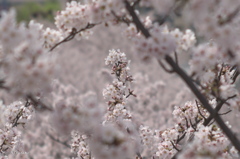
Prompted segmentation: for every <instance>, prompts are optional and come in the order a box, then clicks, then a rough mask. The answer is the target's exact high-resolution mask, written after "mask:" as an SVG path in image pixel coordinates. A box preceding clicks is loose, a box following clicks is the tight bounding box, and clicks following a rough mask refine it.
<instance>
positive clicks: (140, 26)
mask: <svg viewBox="0 0 240 159" xmlns="http://www.w3.org/2000/svg"><path fill="white" fill-rule="evenodd" d="M124 2H125V5H126V9H127V10H128V12H129V14H130V15H131V16H132V18H133V22H134V23H135V25H136V27H137V28H138V30H139V31H141V32H142V34H143V35H144V36H145V37H146V38H149V37H150V36H151V34H150V33H149V31H148V30H147V29H146V28H145V27H144V26H143V24H142V23H141V21H140V20H139V18H138V16H137V15H136V13H135V11H134V7H133V6H131V5H130V4H129V2H128V1H127V0H125V1H124ZM165 60H166V61H167V63H168V64H169V65H170V66H171V67H172V69H173V71H175V72H176V73H177V74H178V75H179V76H180V77H181V78H182V80H183V81H184V82H185V83H186V84H187V86H188V87H189V88H190V89H191V91H192V92H193V93H194V95H195V96H196V97H197V98H198V100H199V101H200V102H201V104H202V105H203V107H204V108H205V109H206V110H207V111H208V112H209V113H210V114H211V115H213V114H214V119H215V120H216V122H217V123H218V125H219V127H220V128H221V130H222V131H223V132H224V133H225V135H226V136H227V137H228V139H229V140H230V141H231V143H232V144H233V146H234V147H235V148H236V149H237V150H238V151H239V152H240V142H239V140H238V139H237V137H236V136H235V134H234V133H233V132H232V131H231V129H230V128H229V127H228V126H227V125H226V124H225V122H224V121H223V119H222V118H221V117H220V116H219V115H218V114H216V113H215V110H214V109H213V108H212V107H211V105H210V104H209V103H208V100H207V99H206V98H205V97H204V95H203V94H202V93H201V92H200V91H199V90H198V88H197V87H196V86H195V85H194V83H193V81H192V79H191V78H190V77H189V76H188V75H187V74H186V73H185V72H184V71H183V70H182V69H181V68H180V67H179V66H178V65H177V64H176V63H175V62H174V60H173V59H172V58H171V57H170V56H169V55H166V56H165ZM215 114H216V115H215Z"/></svg>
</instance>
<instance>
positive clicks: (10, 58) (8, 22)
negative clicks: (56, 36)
mask: <svg viewBox="0 0 240 159" xmlns="http://www.w3.org/2000/svg"><path fill="white" fill-rule="evenodd" d="M15 16H16V13H15V11H14V10H11V11H10V12H8V13H4V14H3V15H2V18H1V20H0V44H1V79H4V80H5V82H6V83H5V87H8V89H9V88H11V89H10V91H11V92H12V93H13V94H15V95H16V96H26V95H29V94H37V93H40V92H49V90H50V80H51V77H52V76H53V74H54V67H53V64H52V62H53V60H52V59H51V56H50V55H48V53H47V50H45V49H44V48H43V47H42V46H43V37H42V27H43V26H42V25H41V24H38V23H35V22H34V21H31V22H30V23H29V25H28V28H27V27H26V26H25V25H24V24H23V23H22V24H19V25H18V24H17V22H16V17H15Z"/></svg>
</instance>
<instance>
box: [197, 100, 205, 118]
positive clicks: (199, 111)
mask: <svg viewBox="0 0 240 159" xmlns="http://www.w3.org/2000/svg"><path fill="white" fill-rule="evenodd" d="M196 106H197V109H198V113H199V114H200V116H201V117H202V118H203V119H204V121H205V120H206V117H205V116H204V115H203V114H202V112H201V110H200V108H199V106H198V102H197V100H196Z"/></svg>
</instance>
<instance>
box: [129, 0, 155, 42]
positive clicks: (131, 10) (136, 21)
mask: <svg viewBox="0 0 240 159" xmlns="http://www.w3.org/2000/svg"><path fill="white" fill-rule="evenodd" d="M124 2H125V5H126V9H127V11H128V12H129V14H130V15H131V16H132V20H133V23H134V24H135V25H136V27H137V29H138V31H141V33H142V34H143V35H144V36H145V37H146V38H149V37H151V34H150V33H149V31H148V30H147V29H146V28H145V27H144V25H143V24H142V22H141V21H140V19H139V18H138V16H137V14H136V13H135V11H134V6H131V5H130V4H129V2H128V1H127V0H125V1H124Z"/></svg>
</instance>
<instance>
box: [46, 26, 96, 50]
mask: <svg viewBox="0 0 240 159" xmlns="http://www.w3.org/2000/svg"><path fill="white" fill-rule="evenodd" d="M95 25H97V24H90V23H88V24H87V26H86V27H85V28H82V29H80V30H78V31H77V29H76V28H72V31H71V32H70V34H69V35H68V36H67V37H66V38H64V39H63V40H62V41H60V42H58V43H57V44H55V45H54V46H53V47H52V48H51V49H50V51H53V50H54V49H55V48H56V47H57V46H59V45H60V44H62V43H65V42H67V41H70V40H72V39H73V38H74V37H75V35H77V34H78V33H80V32H83V31H85V30H88V29H91V28H93V27H94V26H95Z"/></svg>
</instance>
